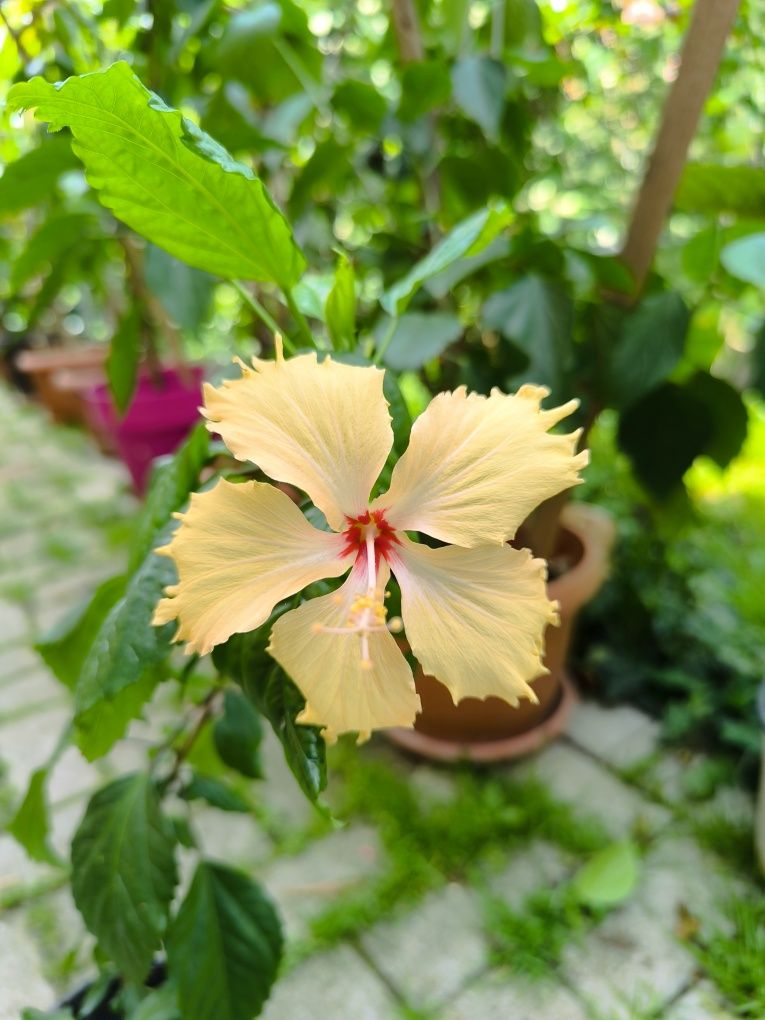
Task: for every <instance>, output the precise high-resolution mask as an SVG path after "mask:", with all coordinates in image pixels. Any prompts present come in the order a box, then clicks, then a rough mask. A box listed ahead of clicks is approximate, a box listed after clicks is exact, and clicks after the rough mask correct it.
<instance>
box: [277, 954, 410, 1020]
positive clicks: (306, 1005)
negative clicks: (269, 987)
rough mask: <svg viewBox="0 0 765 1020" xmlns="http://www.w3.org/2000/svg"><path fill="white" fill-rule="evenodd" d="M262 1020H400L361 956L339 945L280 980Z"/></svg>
mask: <svg viewBox="0 0 765 1020" xmlns="http://www.w3.org/2000/svg"><path fill="white" fill-rule="evenodd" d="M262 1020H401V1013H400V1012H399V1010H398V1009H397V1006H396V1001H395V999H394V997H393V995H392V994H391V992H390V991H389V989H388V988H386V986H385V984H384V983H383V982H382V981H381V980H380V978H379V977H377V975H376V974H375V973H374V972H373V971H372V970H371V969H370V967H369V966H368V965H367V964H366V963H365V962H364V960H362V958H361V957H360V956H359V954H358V953H357V952H356V951H355V950H354V949H352V948H351V947H350V946H340V947H339V948H338V949H334V950H332V952H329V953H321V954H320V955H318V956H314V957H313V958H312V959H310V960H307V961H306V962H305V963H304V964H302V965H301V966H300V967H297V968H296V969H295V970H294V971H292V972H291V973H290V974H288V975H287V976H286V977H284V978H282V980H281V981H279V982H278V983H277V985H276V987H275V988H274V992H273V995H272V996H271V999H270V1000H269V1002H268V1004H267V1005H266V1008H265V1010H264V1011H263V1014H262Z"/></svg>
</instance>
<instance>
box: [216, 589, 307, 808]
mask: <svg viewBox="0 0 765 1020" xmlns="http://www.w3.org/2000/svg"><path fill="white" fill-rule="evenodd" d="M290 607H291V603H283V604H282V605H281V606H280V607H278V609H277V610H276V614H275V615H274V616H272V617H271V620H270V621H269V622H268V624H266V625H265V626H263V627H260V628H259V629H258V630H255V631H252V632H251V633H250V634H234V636H233V637H231V638H229V639H228V641H227V642H226V643H225V645H219V646H218V648H216V649H215V650H214V651H213V662H214V663H215V665H216V667H217V668H218V669H219V670H220V672H221V673H224V674H225V675H226V676H229V677H231V679H232V680H235V681H236V682H237V683H238V684H240V685H241V686H242V689H243V690H244V693H245V694H246V695H247V697H248V698H249V699H250V701H251V702H252V703H253V705H254V706H255V708H256V709H257V710H258V712H260V714H261V715H262V716H264V717H265V718H266V719H268V721H269V723H270V724H271V726H272V727H273V730H274V733H275V734H276V736H277V737H278V738H279V740H280V742H281V745H282V748H283V750H284V757H285V758H286V760H287V764H288V765H289V767H290V768H291V769H292V772H293V774H294V775H295V778H296V779H297V781H298V783H299V784H300V788H301V789H302V790H303V792H304V793H305V795H306V796H307V797H308V798H309V799H310V800H312V801H316V799H317V798H318V796H319V794H320V793H321V791H322V790H323V789H324V787H325V786H326V784H327V765H326V759H325V748H324V741H323V740H322V738H321V736H320V734H319V730H318V729H317V728H316V727H314V726H300V725H298V724H297V723H296V722H295V718H296V716H297V715H298V714H299V713H300V712H301V711H302V710H303V708H304V706H305V699H304V698H303V696H302V694H301V693H300V691H299V690H298V689H297V687H295V685H294V684H293V683H292V681H291V680H290V679H289V677H288V676H287V674H286V673H285V672H284V671H283V670H282V669H280V667H279V666H277V665H276V663H275V662H274V660H273V659H272V658H271V656H270V655H269V654H268V652H267V651H266V646H267V644H268V640H269V637H270V634H271V627H272V626H273V623H274V621H275V618H276V615H281V613H283V612H286V611H287V610H288V609H289V608H290Z"/></svg>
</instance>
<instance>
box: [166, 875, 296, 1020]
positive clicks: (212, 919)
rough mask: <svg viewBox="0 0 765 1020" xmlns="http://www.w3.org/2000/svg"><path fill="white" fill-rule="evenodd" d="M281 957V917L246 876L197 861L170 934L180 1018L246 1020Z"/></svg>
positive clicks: (256, 1009)
mask: <svg viewBox="0 0 765 1020" xmlns="http://www.w3.org/2000/svg"><path fill="white" fill-rule="evenodd" d="M281 954H282V932H281V925H280V923H279V918H278V916H277V914H276V911H275V910H274V908H273V906H272V905H271V902H270V901H269V900H268V899H267V898H266V895H265V893H264V892H263V890H262V889H261V888H260V886H258V885H257V884H256V883H255V882H253V881H252V879H251V878H249V877H248V876H247V875H245V874H243V873H242V872H239V871H234V870H233V869H231V868H227V867H224V866H223V865H222V864H213V863H211V862H209V861H202V862H201V863H200V864H199V865H198V867H197V870H196V873H195V875H194V879H193V881H192V883H191V888H190V889H189V891H188V894H187V895H186V898H185V899H184V901H183V903H182V904H181V907H180V910H179V911H178V915H177V917H176V918H175V920H174V921H173V924H172V926H171V928H170V932H169V934H168V939H167V959H168V968H169V972H170V975H171V977H172V979H173V980H174V981H175V983H176V984H177V986H178V991H179V999H180V1005H181V1013H182V1015H183V1017H184V1018H185V1020H251V1018H252V1017H254V1016H257V1015H258V1014H259V1013H260V1010H261V1009H262V1007H263V1004H264V1002H265V1001H266V999H267V998H268V995H269V993H270V991H271V986H272V985H273V983H274V980H275V978H276V972H277V970H278V967H279V961H280V959H281Z"/></svg>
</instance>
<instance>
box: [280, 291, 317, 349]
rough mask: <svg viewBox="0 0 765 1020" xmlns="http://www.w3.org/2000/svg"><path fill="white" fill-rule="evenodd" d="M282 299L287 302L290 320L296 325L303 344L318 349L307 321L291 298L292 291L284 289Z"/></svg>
mask: <svg viewBox="0 0 765 1020" xmlns="http://www.w3.org/2000/svg"><path fill="white" fill-rule="evenodd" d="M284 298H285V300H286V302H287V307H288V308H289V310H290V312H291V314H292V318H293V319H294V320H295V324H296V325H297V328H298V333H299V334H300V338H301V340H303V341H304V343H306V344H307V345H308V346H309V347H318V344H317V343H316V341H315V340H314V338H313V335H312V334H311V329H310V326H309V325H308V321H307V319H306V317H305V315H303V313H302V312H301V311H300V309H299V308H298V306H297V301H296V300H295V298H294V297H293V295H292V291H291V290H286V289H285V290H284Z"/></svg>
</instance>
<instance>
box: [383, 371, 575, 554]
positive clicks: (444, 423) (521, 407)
mask: <svg viewBox="0 0 765 1020" xmlns="http://www.w3.org/2000/svg"><path fill="white" fill-rule="evenodd" d="M547 393H548V391H547V390H546V389H544V388H543V387H541V386H522V387H521V388H520V389H519V390H518V392H517V393H516V394H513V395H508V394H505V393H501V392H500V391H499V390H497V389H495V390H492V393H491V396H490V397H484V396H481V395H480V394H478V393H470V394H468V393H467V391H466V390H465V387H464V386H461V387H460V388H459V389H457V390H455V391H454V392H453V393H440V394H439V395H438V396H436V397H434V398H433V400H432V401H431V403H430V405H429V406H428V407H427V409H426V410H425V411H424V412H423V413H422V414H421V415H420V417H419V418H418V419H417V420H416V421H415V423H414V426H413V427H412V434H411V438H410V440H409V447H408V449H407V450H406V452H405V453H404V455H403V457H401V459H400V460H399V462H398V463H397V464H396V467H395V468H394V470H393V476H392V479H391V486H390V489H389V491H388V492H387V493H386V494H385V495H384V496H380V497H379V498H378V499H377V500H375V502H374V504H373V506H374V508H375V509H384V510H385V511H386V517H387V519H388V522H389V523H390V524H391V525H392V526H393V527H394V528H397V529H401V530H404V531H422V532H424V533H425V534H427V535H432V536H433V537H434V538H439V539H441V541H443V542H451V543H453V544H455V545H461V546H466V547H471V546H475V545H482V544H486V543H492V542H496V543H498V544H499V543H504V542H506V541H507V540H508V539H510V538H512V536H513V535H514V534H515V532H516V530H517V529H518V527H519V525H520V524H521V523H522V522H523V521H524V520H525V518H526V517H527V516H528V514H529V513H530V512H531V511H532V510H533V509H534V508H535V507H536V506H537V505H538V504H539V503H541V502H542V501H543V500H545V499H548V498H549V497H550V496H554V495H555V494H556V493H557V492H561V491H562V490H563V489H567V488H569V487H570V486H572V485H576V484H577V483H578V482H579V481H581V479H580V478H579V475H578V472H579V470H580V469H581V468H583V467H584V466H585V465H586V464H587V462H588V454H587V452H586V451H584V452H582V453H579V454H577V453H576V443H577V440H578V438H579V431H577V432H573V433H571V434H569V435H551V434H550V433H549V432H548V431H547V430H548V429H550V428H551V427H552V426H553V425H555V424H556V423H557V422H559V421H560V420H561V419H562V418H565V417H566V416H567V415H569V414H570V413H571V412H572V411H573V410H574V409H575V408H576V406H577V402H576V401H575V400H572V401H570V402H569V403H568V404H564V405H563V406H562V407H556V408H552V409H551V410H549V411H545V410H542V409H541V407H540V401H541V400H542V399H543V398H544V397H545V396H547Z"/></svg>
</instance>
